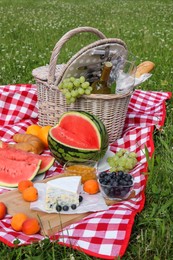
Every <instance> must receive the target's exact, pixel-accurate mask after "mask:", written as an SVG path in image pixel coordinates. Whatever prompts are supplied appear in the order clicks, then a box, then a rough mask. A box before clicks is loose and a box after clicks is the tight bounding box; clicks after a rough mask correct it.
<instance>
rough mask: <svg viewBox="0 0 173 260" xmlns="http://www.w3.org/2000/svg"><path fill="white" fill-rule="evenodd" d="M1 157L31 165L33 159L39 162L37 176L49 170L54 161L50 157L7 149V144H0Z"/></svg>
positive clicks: (11, 148)
mask: <svg viewBox="0 0 173 260" xmlns="http://www.w3.org/2000/svg"><path fill="white" fill-rule="evenodd" d="M2 156H3V157H5V158H8V159H11V160H15V161H25V162H28V163H31V162H32V161H33V160H34V159H37V160H40V161H41V164H40V169H39V171H38V173H37V174H41V173H44V172H46V171H47V170H49V168H50V167H51V166H52V165H53V163H54V161H55V158H54V157H52V156H50V155H48V156H43V155H39V154H33V153H29V152H25V151H22V150H19V149H15V148H13V147H9V146H8V144H6V143H3V142H0V157H2Z"/></svg>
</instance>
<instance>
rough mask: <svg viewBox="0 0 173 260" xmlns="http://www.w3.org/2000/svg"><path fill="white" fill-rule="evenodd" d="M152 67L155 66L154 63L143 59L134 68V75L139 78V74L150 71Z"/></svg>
mask: <svg viewBox="0 0 173 260" xmlns="http://www.w3.org/2000/svg"><path fill="white" fill-rule="evenodd" d="M154 67H155V64H154V63H153V62H152V61H144V62H142V63H140V64H139V65H138V66H137V68H136V74H135V77H136V78H140V76H141V75H143V74H145V73H149V72H150V71H152V70H153V69H154Z"/></svg>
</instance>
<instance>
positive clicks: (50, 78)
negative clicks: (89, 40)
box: [48, 27, 106, 85]
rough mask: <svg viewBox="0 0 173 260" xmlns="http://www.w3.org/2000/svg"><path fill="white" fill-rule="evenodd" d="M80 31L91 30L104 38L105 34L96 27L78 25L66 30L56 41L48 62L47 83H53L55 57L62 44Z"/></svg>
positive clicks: (56, 57)
mask: <svg viewBox="0 0 173 260" xmlns="http://www.w3.org/2000/svg"><path fill="white" fill-rule="evenodd" d="M81 32H91V33H94V34H96V35H97V36H98V37H99V38H100V39H106V36H105V35H104V34H103V33H102V32H100V31H99V30H98V29H96V28H93V27H78V28H75V29H72V30H70V31H68V32H67V33H66V34H64V36H62V37H61V39H60V40H59V41H58V42H57V43H56V45H55V47H54V49H53V51H52V55H51V58H50V62H49V73H48V84H49V85H51V84H53V83H54V80H55V69H56V64H57V59H58V56H59V53H60V50H61V48H62V46H63V45H64V44H65V43H66V42H67V41H68V40H69V39H70V38H71V37H72V36H74V35H76V34H78V33H81Z"/></svg>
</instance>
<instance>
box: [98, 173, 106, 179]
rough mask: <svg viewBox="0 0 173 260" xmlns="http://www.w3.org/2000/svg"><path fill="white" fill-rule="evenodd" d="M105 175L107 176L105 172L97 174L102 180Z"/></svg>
mask: <svg viewBox="0 0 173 260" xmlns="http://www.w3.org/2000/svg"><path fill="white" fill-rule="evenodd" d="M106 174H107V173H106V172H101V173H100V174H99V178H104V177H105V175H106Z"/></svg>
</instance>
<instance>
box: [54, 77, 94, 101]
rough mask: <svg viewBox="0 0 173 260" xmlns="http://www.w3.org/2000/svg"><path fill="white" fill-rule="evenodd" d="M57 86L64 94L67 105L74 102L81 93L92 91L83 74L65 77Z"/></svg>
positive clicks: (87, 93) (88, 93) (86, 93)
mask: <svg viewBox="0 0 173 260" xmlns="http://www.w3.org/2000/svg"><path fill="white" fill-rule="evenodd" d="M58 88H59V90H60V91H61V92H62V93H63V95H64V96H65V98H66V102H67V104H68V105H70V104H72V103H74V102H75V101H76V99H77V98H79V97H81V96H82V95H90V94H91V92H92V87H91V86H90V83H89V82H88V81H86V79H85V77H84V76H81V77H80V78H75V77H70V78H65V79H64V80H63V81H62V82H61V83H60V84H59V85H58Z"/></svg>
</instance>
